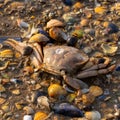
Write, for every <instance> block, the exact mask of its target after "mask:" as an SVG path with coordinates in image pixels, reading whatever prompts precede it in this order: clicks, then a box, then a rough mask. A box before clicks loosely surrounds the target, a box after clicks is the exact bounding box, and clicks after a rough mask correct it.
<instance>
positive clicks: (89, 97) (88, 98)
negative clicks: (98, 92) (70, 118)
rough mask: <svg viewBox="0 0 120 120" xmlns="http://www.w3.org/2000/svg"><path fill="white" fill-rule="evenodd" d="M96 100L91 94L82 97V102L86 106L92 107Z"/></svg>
mask: <svg viewBox="0 0 120 120" xmlns="http://www.w3.org/2000/svg"><path fill="white" fill-rule="evenodd" d="M94 100H95V96H93V95H92V94H91V93H87V94H83V95H82V102H83V104H85V105H90V104H91V103H93V102H94Z"/></svg>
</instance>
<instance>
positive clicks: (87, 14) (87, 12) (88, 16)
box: [85, 11, 92, 19]
mask: <svg viewBox="0 0 120 120" xmlns="http://www.w3.org/2000/svg"><path fill="white" fill-rule="evenodd" d="M85 15H86V18H89V19H90V18H92V13H91V12H90V11H86V12H85Z"/></svg>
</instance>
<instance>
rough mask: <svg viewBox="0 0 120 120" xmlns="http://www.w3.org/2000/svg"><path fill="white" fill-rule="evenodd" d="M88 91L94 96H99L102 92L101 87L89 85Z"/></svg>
mask: <svg viewBox="0 0 120 120" xmlns="http://www.w3.org/2000/svg"><path fill="white" fill-rule="evenodd" d="M89 92H90V93H91V94H92V95H94V96H95V97H97V96H100V95H102V94H103V90H102V88H100V87H98V86H91V87H90V88H89Z"/></svg>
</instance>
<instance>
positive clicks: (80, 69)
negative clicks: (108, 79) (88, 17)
mask: <svg viewBox="0 0 120 120" xmlns="http://www.w3.org/2000/svg"><path fill="white" fill-rule="evenodd" d="M5 43H6V44H8V45H10V46H12V47H13V48H14V49H15V50H17V51H19V52H20V53H21V54H22V55H28V57H30V60H31V63H32V64H33V65H34V66H35V68H37V69H39V70H43V71H46V72H48V73H52V74H55V75H60V76H63V79H64V80H65V82H66V83H67V84H68V85H69V86H71V87H72V88H74V89H80V88H81V83H82V81H80V80H79V79H82V78H87V77H92V76H97V75H99V74H107V73H109V72H111V71H112V70H113V69H114V67H115V65H112V66H110V67H108V64H109V58H106V57H104V62H103V63H99V64H94V62H93V61H91V59H90V58H89V57H88V56H87V55H86V54H85V53H83V52H82V51H80V50H78V49H76V48H74V47H69V46H64V45H61V46H49V47H43V48H42V46H41V45H40V43H38V42H35V43H32V44H31V43H24V42H17V41H15V40H13V39H9V40H7V41H5ZM26 51H30V52H29V53H26ZM89 61H90V63H92V64H91V66H89V67H86V66H88V63H89ZM93 64H94V65H93Z"/></svg>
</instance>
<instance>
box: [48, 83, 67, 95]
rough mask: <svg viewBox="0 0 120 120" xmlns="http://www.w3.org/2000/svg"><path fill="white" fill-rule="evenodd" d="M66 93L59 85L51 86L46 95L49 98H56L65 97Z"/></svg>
mask: <svg viewBox="0 0 120 120" xmlns="http://www.w3.org/2000/svg"><path fill="white" fill-rule="evenodd" d="M65 94H66V91H65V89H63V87H62V86H60V85H59V84H51V85H50V86H49V88H48V95H49V96H50V97H58V96H60V95H65Z"/></svg>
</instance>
